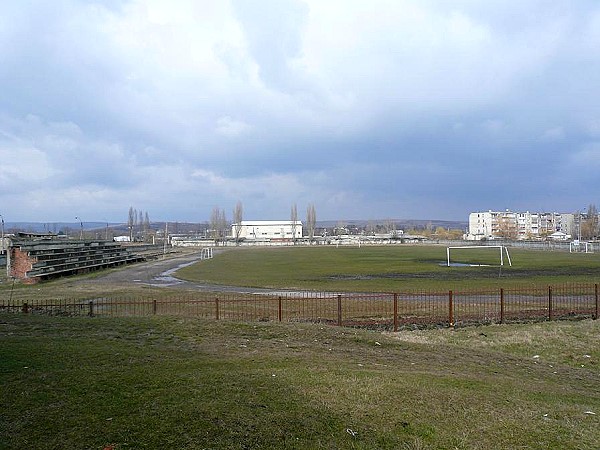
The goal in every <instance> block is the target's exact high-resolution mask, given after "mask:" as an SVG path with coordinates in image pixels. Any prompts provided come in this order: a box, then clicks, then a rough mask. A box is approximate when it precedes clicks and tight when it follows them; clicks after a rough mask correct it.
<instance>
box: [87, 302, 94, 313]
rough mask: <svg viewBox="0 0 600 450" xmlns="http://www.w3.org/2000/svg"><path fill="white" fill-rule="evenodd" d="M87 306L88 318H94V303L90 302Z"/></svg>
mask: <svg viewBox="0 0 600 450" xmlns="http://www.w3.org/2000/svg"><path fill="white" fill-rule="evenodd" d="M89 306H90V312H89V313H88V314H89V316H90V317H94V301H93V300H90V303H89Z"/></svg>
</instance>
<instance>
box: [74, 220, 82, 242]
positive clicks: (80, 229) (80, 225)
mask: <svg viewBox="0 0 600 450" xmlns="http://www.w3.org/2000/svg"><path fill="white" fill-rule="evenodd" d="M75 220H79V240H80V241H83V222H82V221H81V219H80V218H79V217H77V216H75Z"/></svg>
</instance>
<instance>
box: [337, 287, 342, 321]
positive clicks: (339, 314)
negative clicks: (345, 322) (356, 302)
mask: <svg viewBox="0 0 600 450" xmlns="http://www.w3.org/2000/svg"><path fill="white" fill-rule="evenodd" d="M337 307H338V313H337V324H338V327H341V326H342V296H341V295H340V294H338V296H337Z"/></svg>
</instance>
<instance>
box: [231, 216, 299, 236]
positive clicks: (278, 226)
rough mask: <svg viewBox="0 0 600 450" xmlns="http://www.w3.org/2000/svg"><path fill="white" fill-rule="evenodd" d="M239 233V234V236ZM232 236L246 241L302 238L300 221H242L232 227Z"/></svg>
mask: <svg viewBox="0 0 600 450" xmlns="http://www.w3.org/2000/svg"><path fill="white" fill-rule="evenodd" d="M238 231H239V234H238ZM231 236H233V237H234V238H236V237H238V238H239V239H245V240H260V241H270V240H293V239H299V238H301V237H302V222H300V221H299V220H298V221H296V222H293V221H291V220H254V221H250V220H242V221H241V222H240V223H239V224H237V223H234V224H232V225H231Z"/></svg>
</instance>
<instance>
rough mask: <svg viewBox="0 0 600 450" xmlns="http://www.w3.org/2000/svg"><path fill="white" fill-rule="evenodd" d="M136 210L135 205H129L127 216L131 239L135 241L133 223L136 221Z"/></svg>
mask: <svg viewBox="0 0 600 450" xmlns="http://www.w3.org/2000/svg"><path fill="white" fill-rule="evenodd" d="M135 217H136V214H135V210H134V209H133V206H130V207H129V215H128V217H127V228H128V229H129V241H133V225H134V223H135Z"/></svg>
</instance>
